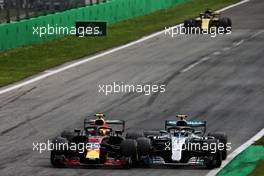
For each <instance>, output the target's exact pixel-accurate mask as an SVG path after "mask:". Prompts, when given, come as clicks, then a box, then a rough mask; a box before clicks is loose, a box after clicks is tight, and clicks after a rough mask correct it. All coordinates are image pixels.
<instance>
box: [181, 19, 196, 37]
mask: <svg viewBox="0 0 264 176" xmlns="http://www.w3.org/2000/svg"><path fill="white" fill-rule="evenodd" d="M183 25H184V28H185V31H184V32H185V34H191V33H192V30H193V28H194V27H195V26H196V22H195V20H194V19H188V20H185V21H184V23H183Z"/></svg>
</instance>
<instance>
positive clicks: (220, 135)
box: [208, 132, 227, 160]
mask: <svg viewBox="0 0 264 176" xmlns="http://www.w3.org/2000/svg"><path fill="white" fill-rule="evenodd" d="M208 136H213V137H215V138H216V139H218V140H219V142H220V143H222V144H223V145H224V148H223V150H221V152H222V159H223V160H225V159H226V158H227V135H226V134H225V133H222V132H216V133H209V134H208Z"/></svg>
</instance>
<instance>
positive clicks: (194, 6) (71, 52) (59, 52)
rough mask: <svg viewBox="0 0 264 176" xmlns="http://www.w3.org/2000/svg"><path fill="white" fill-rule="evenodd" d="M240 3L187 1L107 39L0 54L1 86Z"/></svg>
mask: <svg viewBox="0 0 264 176" xmlns="http://www.w3.org/2000/svg"><path fill="white" fill-rule="evenodd" d="M238 1H240V0H214V1H212V0H190V1H189V2H187V3H184V4H181V5H178V6H175V7H174V8H170V9H166V10H160V11H156V12H154V13H151V14H148V15H145V16H142V17H137V18H134V19H130V20H127V21H123V22H119V23H117V24H114V25H112V26H110V27H109V29H108V36H106V37H98V38H95V37H94V38H93V37H85V38H77V37H75V36H67V37H65V38H62V39H58V40H52V41H47V42H43V43H38V44H34V45H30V46H26V47H20V48H17V49H12V50H9V51H6V52H2V53H0V87H1V86H4V85H7V84H10V83H13V82H16V81H19V80H22V79H24V78H26V77H29V76H31V75H34V74H36V73H39V72H41V71H44V70H46V69H49V68H52V67H55V66H58V65H60V64H62V63H65V62H68V61H72V60H75V59H79V58H81V57H84V56H87V55H91V54H94V53H96V52H99V51H103V50H106V49H109V48H113V47H116V46H119V45H122V44H125V43H128V42H131V41H133V40H136V39H139V38H141V37H143V36H145V35H148V34H151V33H153V32H155V31H159V30H162V29H164V28H165V26H167V27H168V26H172V25H175V24H178V23H180V22H182V21H183V20H184V19H187V18H189V17H193V16H197V15H198V14H199V13H200V12H202V11H204V9H206V8H211V9H214V10H215V9H220V8H222V7H224V6H227V5H230V4H233V3H235V2H238Z"/></svg>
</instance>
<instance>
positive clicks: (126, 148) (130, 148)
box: [120, 139, 137, 157]
mask: <svg viewBox="0 0 264 176" xmlns="http://www.w3.org/2000/svg"><path fill="white" fill-rule="evenodd" d="M120 150H121V151H120V152H121V155H122V156H125V157H134V156H136V155H137V142H136V140H134V139H125V140H123V141H122V142H121V144H120Z"/></svg>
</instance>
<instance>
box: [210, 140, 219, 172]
mask: <svg viewBox="0 0 264 176" xmlns="http://www.w3.org/2000/svg"><path fill="white" fill-rule="evenodd" d="M207 144H208V146H209V148H210V146H215V148H210V149H209V151H208V153H209V154H208V158H210V159H208V160H207V162H206V167H207V168H209V169H212V168H218V167H220V166H221V165H222V152H221V151H220V150H218V147H217V146H219V140H218V139H210V140H208V141H207ZM211 144H214V145H211Z"/></svg>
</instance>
